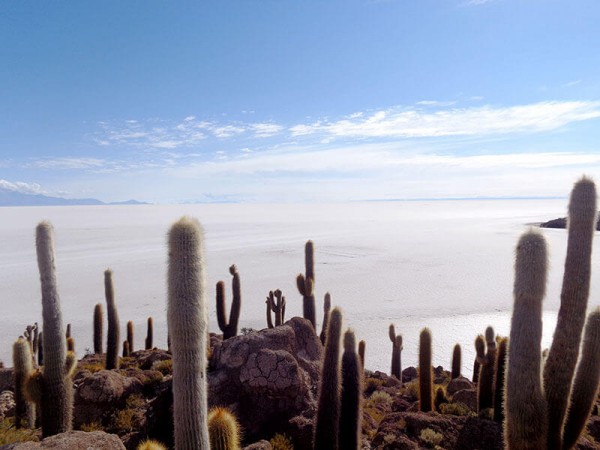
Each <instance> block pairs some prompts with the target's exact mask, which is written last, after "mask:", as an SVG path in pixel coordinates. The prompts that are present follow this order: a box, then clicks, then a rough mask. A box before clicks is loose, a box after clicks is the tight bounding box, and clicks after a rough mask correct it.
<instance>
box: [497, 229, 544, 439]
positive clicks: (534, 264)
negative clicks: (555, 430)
mask: <svg viewBox="0 0 600 450" xmlns="http://www.w3.org/2000/svg"><path fill="white" fill-rule="evenodd" d="M546 266H547V256H546V242H545V240H544V237H543V236H542V235H541V234H539V233H536V232H533V231H530V232H528V233H526V234H524V235H523V236H522V237H521V239H520V240H519V243H518V244H517V251H516V263H515V284H514V289H513V295H514V306H513V315H512V319H511V325H510V338H509V342H510V346H509V349H508V360H507V363H508V366H507V372H506V394H505V395H506V397H505V403H504V411H505V414H506V421H505V422H504V442H505V445H506V448H507V449H508V450H524V449H529V450H545V449H546V443H547V434H548V417H547V414H546V399H545V398H544V394H543V389H542V383H541V376H540V373H541V372H540V369H541V367H540V366H541V361H542V351H541V340H542V300H543V298H544V294H545V292H546Z"/></svg>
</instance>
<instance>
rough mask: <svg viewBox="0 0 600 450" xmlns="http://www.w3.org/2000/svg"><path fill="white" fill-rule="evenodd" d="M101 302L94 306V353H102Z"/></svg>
mask: <svg viewBox="0 0 600 450" xmlns="http://www.w3.org/2000/svg"><path fill="white" fill-rule="evenodd" d="M102 320H103V317H102V304H101V303H98V304H96V306H95V307H94V353H95V354H97V355H101V354H102Z"/></svg>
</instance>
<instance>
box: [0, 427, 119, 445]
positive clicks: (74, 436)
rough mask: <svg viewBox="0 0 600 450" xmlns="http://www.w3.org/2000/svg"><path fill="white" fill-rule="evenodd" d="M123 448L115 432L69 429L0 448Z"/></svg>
mask: <svg viewBox="0 0 600 450" xmlns="http://www.w3.org/2000/svg"><path fill="white" fill-rule="evenodd" d="M64 449H69V450H89V449H94V450H120V449H121V450H125V446H124V445H123V443H122V442H121V440H120V439H119V436H117V435H115V434H108V433H105V432H104V431H94V432H91V433H86V432H85V431H69V432H68V433H61V434H56V435H54V436H50V437H47V438H46V439H44V440H43V441H41V442H22V443H17V444H9V445H3V446H2V447H0V450H64Z"/></svg>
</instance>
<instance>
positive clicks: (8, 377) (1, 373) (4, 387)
mask: <svg viewBox="0 0 600 450" xmlns="http://www.w3.org/2000/svg"><path fill="white" fill-rule="evenodd" d="M14 390H15V380H14V379H13V370H12V368H10V369H0V392H2V391H14Z"/></svg>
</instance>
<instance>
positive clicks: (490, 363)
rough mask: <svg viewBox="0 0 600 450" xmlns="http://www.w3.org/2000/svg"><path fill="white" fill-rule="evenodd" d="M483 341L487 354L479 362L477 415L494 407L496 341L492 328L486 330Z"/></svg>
mask: <svg viewBox="0 0 600 450" xmlns="http://www.w3.org/2000/svg"><path fill="white" fill-rule="evenodd" d="M485 341H486V344H487V353H486V355H485V357H483V358H481V361H480V364H481V369H480V370H479V383H478V384H477V410H478V412H479V413H482V412H483V411H484V410H485V409H488V408H492V407H493V406H494V374H495V367H496V340H495V335H494V329H493V328H492V327H487V328H486V330H485Z"/></svg>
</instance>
